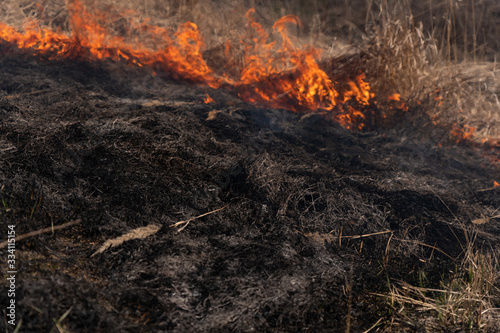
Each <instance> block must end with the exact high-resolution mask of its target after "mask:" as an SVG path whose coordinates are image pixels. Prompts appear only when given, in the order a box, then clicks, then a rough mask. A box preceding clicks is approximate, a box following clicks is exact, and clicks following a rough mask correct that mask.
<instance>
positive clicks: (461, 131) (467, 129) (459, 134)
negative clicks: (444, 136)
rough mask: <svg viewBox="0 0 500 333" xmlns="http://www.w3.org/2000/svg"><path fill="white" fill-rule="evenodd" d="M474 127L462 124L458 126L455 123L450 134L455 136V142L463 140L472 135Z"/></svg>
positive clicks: (468, 138)
mask: <svg viewBox="0 0 500 333" xmlns="http://www.w3.org/2000/svg"><path fill="white" fill-rule="evenodd" d="M475 130H476V128H475V127H471V126H467V125H462V126H460V127H459V126H458V125H457V124H456V123H455V124H453V128H452V130H451V135H452V136H453V137H454V138H455V141H456V143H460V142H465V141H467V140H470V139H472V138H473V137H474V131H475Z"/></svg>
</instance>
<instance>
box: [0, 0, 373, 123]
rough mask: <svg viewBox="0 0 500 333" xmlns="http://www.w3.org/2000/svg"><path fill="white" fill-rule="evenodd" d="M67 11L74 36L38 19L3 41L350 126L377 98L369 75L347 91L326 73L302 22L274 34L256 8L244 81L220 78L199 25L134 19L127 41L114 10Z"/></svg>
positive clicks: (75, 4) (9, 31)
mask: <svg viewBox="0 0 500 333" xmlns="http://www.w3.org/2000/svg"><path fill="white" fill-rule="evenodd" d="M67 7H68V8H67V9H68V13H69V15H70V33H69V35H66V34H64V33H62V32H56V31H53V30H50V29H47V28H44V27H40V26H39V24H38V22H37V21H34V20H33V21H30V22H28V23H27V24H26V25H25V27H24V29H23V30H24V31H23V32H19V31H17V30H16V29H14V28H13V27H11V26H8V25H6V24H4V23H0V39H1V40H3V41H4V42H6V43H9V44H11V45H14V46H17V48H19V49H26V50H30V51H32V52H33V54H34V55H37V56H44V57H48V58H49V59H61V58H66V59H68V58H69V59H79V60H84V61H98V60H104V59H110V60H113V61H124V62H126V63H128V64H131V65H134V66H141V67H143V66H145V67H150V68H152V69H153V70H154V71H155V72H156V73H157V74H159V75H165V76H168V77H171V78H173V79H179V80H187V81H190V82H194V83H200V84H206V85H208V86H209V87H211V88H220V87H225V88H228V89H230V90H234V91H236V92H237V93H238V95H239V97H240V98H242V99H244V100H245V101H248V102H253V103H259V104H262V105H265V106H270V107H275V108H284V109H288V110H293V111H315V110H324V111H329V114H330V115H331V117H332V118H333V119H336V120H337V121H339V122H340V123H341V124H342V125H344V126H345V127H347V128H351V127H353V126H355V127H357V128H362V127H363V123H362V120H363V118H364V115H363V113H362V112H361V111H360V110H359V109H362V108H363V107H366V106H368V105H369V104H370V101H371V100H372V99H373V98H374V95H373V93H371V92H370V85H369V84H368V83H367V82H365V81H364V80H365V76H364V74H360V75H359V76H358V77H357V78H355V79H354V80H353V81H350V82H346V83H344V84H343V86H342V88H341V87H340V86H339V85H338V84H337V83H336V82H333V81H332V80H331V78H330V77H329V76H328V75H327V74H326V73H325V72H324V71H323V70H322V69H321V68H320V66H319V64H318V62H319V60H320V58H321V51H320V50H318V49H315V48H314V47H312V46H306V47H304V48H300V47H297V46H296V45H295V44H296V43H294V41H293V38H292V37H291V35H290V34H289V32H288V28H289V26H290V25H292V26H293V25H300V21H299V19H298V18H297V17H296V16H291V15H288V16H284V17H282V18H281V19H279V20H278V21H276V23H275V24H274V25H273V27H272V33H271V34H269V33H268V32H267V31H266V29H264V28H263V27H262V26H261V25H260V24H259V23H258V22H257V21H256V20H255V18H254V16H255V15H254V14H255V11H254V10H253V9H251V10H249V11H248V12H247V14H246V15H245V17H246V19H247V22H248V26H249V30H248V34H247V36H244V37H243V38H242V41H241V45H239V47H242V48H243V49H244V60H245V61H244V64H243V65H242V67H241V68H240V70H239V73H240V76H239V77H234V76H231V75H229V74H226V73H222V74H215V73H214V71H213V70H212V69H211V68H210V67H209V66H208V65H207V63H206V62H205V60H204V59H203V56H202V54H203V50H204V47H205V45H204V40H203V37H202V36H201V34H200V33H199V31H198V27H197V26H196V24H194V23H191V22H187V23H184V24H181V25H180V26H179V27H178V29H177V30H176V31H175V32H174V31H171V30H170V29H167V28H163V27H160V26H155V25H150V24H147V23H146V22H138V20H137V19H129V20H128V21H129V24H128V26H127V27H126V28H125V30H126V31H125V34H124V36H117V35H116V33H115V31H113V30H112V29H111V28H110V27H108V26H107V25H106V22H107V21H110V19H109V17H108V16H109V15H107V14H106V13H104V12H101V11H98V10H96V11H94V12H93V13H92V14H90V13H89V12H88V11H87V10H86V9H85V7H84V6H83V4H82V3H81V2H80V1H78V0H74V1H69V2H68V5H67ZM41 10H42V12H43V7H42V8H41ZM129 16H130V15H129ZM124 17H126V15H124ZM108 25H109V24H108ZM132 36H136V38H132ZM231 47H232V46H231V44H230V43H226V51H227V52H226V53H227V54H230V53H231V52H230V51H231V50H230V48H231ZM236 47H238V46H236ZM228 61H230V59H228Z"/></svg>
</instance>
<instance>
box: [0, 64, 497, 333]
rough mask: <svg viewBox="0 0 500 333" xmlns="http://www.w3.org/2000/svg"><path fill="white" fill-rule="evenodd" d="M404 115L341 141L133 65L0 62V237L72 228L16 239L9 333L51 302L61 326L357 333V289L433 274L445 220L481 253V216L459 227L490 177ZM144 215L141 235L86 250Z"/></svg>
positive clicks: (319, 122)
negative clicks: (469, 235)
mask: <svg viewBox="0 0 500 333" xmlns="http://www.w3.org/2000/svg"><path fill="white" fill-rule="evenodd" d="M205 92H208V93H209V94H210V96H211V97H213V98H214V99H215V100H216V103H212V104H204V103H203V99H204V98H205V97H206V95H205ZM409 114H411V112H409ZM415 114H418V112H415ZM422 123H427V120H426V119H422V118H421V117H418V116H415V117H412V116H409V115H408V116H407V117H405V118H401V119H399V120H398V121H397V124H394V125H393V126H391V127H387V126H386V127H385V128H380V129H376V128H373V129H372V130H368V131H365V132H362V133H355V132H350V131H348V130H346V129H344V128H342V127H341V126H339V125H338V124H336V123H335V122H332V121H329V120H327V119H326V118H325V117H323V116H322V115H320V114H311V115H308V116H306V117H304V114H298V113H293V112H289V111H284V110H272V109H263V108H259V107H256V106H252V105H249V104H247V103H244V102H242V101H240V100H239V99H237V98H236V97H235V95H234V94H232V93H230V92H225V91H222V90H220V91H214V90H207V88H203V87H199V86H195V85H191V84H189V83H181V82H172V81H171V80H168V78H162V77H159V76H154V75H151V73H150V72H149V71H148V70H145V69H134V68H128V67H126V66H122V65H119V64H111V63H99V64H88V63H80V62H75V61H66V62H55V61H46V60H39V59H34V58H31V57H29V56H14V55H10V56H3V57H2V62H1V64H0V188H1V192H0V196H1V198H2V201H3V206H2V208H1V214H0V217H1V223H2V225H3V227H2V228H3V229H4V230H2V232H1V233H2V235H5V234H6V231H7V227H6V225H8V224H12V223H14V224H15V225H16V233H17V235H21V234H24V233H27V232H30V231H34V230H39V229H43V228H47V227H50V226H51V225H54V226H57V225H61V224H63V223H65V222H68V221H74V220H77V219H80V220H81V223H80V224H78V225H75V226H73V227H70V228H66V229H63V230H58V231H55V232H54V233H53V234H52V233H45V234H43V235H39V236H35V237H31V238H29V239H26V240H24V241H20V242H17V245H16V246H17V247H16V256H17V258H16V259H17V270H18V275H17V279H18V281H17V291H16V300H17V316H18V317H17V319H18V320H20V319H21V318H22V327H21V332H48V331H50V330H51V328H53V327H54V320H57V319H59V318H61V316H63V314H64V313H65V312H67V311H69V314H68V315H67V317H66V318H64V320H62V321H61V324H60V325H61V326H62V327H63V328H64V329H65V330H66V331H68V332H161V331H164V332H166V331H169V332H170V331H172V332H229V331H230V332H264V331H269V332H270V331H272V332H298V331H310V332H327V331H328V332H332V331H333V332H337V331H338V332H340V331H344V330H345V329H346V325H350V329H351V331H352V332H361V331H364V330H366V329H368V328H369V327H370V326H372V325H373V324H374V323H376V322H377V321H378V320H379V319H380V318H386V316H388V314H389V312H390V311H391V309H390V307H389V306H388V305H387V301H386V300H385V299H384V298H383V297H380V296H376V295H374V294H376V293H379V294H384V293H387V292H388V281H398V280H402V281H407V282H409V283H412V282H414V281H417V279H418V274H419V272H422V271H425V272H426V274H427V279H428V283H429V285H438V284H439V281H440V280H441V279H442V277H443V276H445V275H446V274H449V272H450V271H453V267H454V266H455V265H456V264H457V262H456V261H454V260H452V259H450V257H452V258H460V256H461V255H463V249H462V246H463V245H464V244H466V239H465V236H464V235H465V232H470V231H471V230H475V231H476V232H477V239H476V242H475V244H476V246H478V247H480V248H482V249H484V251H493V252H494V253H497V251H498V249H499V248H500V246H499V245H500V244H499V242H498V235H499V227H498V222H499V219H498V218H497V219H491V220H490V221H489V222H488V223H485V224H482V225H474V224H472V222H471V221H472V220H474V219H477V218H481V217H482V216H484V215H488V214H490V213H492V212H494V211H495V210H496V209H498V208H499V207H500V195H499V190H498V189H497V190H489V191H478V190H481V189H485V188H489V187H491V184H492V183H493V180H498V179H500V171H499V169H498V166H495V165H493V164H492V163H490V162H489V160H488V159H486V158H484V157H482V156H481V153H480V152H478V151H477V150H475V149H474V148H472V147H468V146H466V145H462V146H456V145H446V144H445V145H443V146H442V147H439V145H438V144H437V142H436V141H439V139H436V138H437V134H436V133H433V132H432V131H429V130H428V128H427V127H426V126H424V125H421V124H422ZM226 205H227V207H226V208H224V209H223V210H220V211H217V212H214V213H212V214H209V215H206V216H204V217H201V218H199V219H196V220H193V221H191V222H190V223H189V225H188V226H187V227H186V228H185V229H183V230H182V231H179V230H178V228H172V227H170V226H171V225H172V224H174V223H176V222H178V221H181V220H188V219H190V218H194V217H196V216H199V215H201V214H204V213H208V212H211V211H214V210H216V209H219V208H221V207H224V206H226ZM151 224H154V225H157V226H161V229H160V230H159V231H158V232H157V233H156V234H154V235H152V236H150V237H147V238H145V239H135V240H131V241H128V242H124V243H123V244H121V245H119V246H116V247H113V248H109V249H107V250H106V251H104V252H103V253H101V254H97V255H95V256H92V254H93V253H95V252H96V251H97V250H98V248H99V247H100V246H101V245H102V244H103V243H104V242H105V241H106V240H109V239H114V238H116V237H119V236H120V235H123V234H125V233H127V232H130V231H132V230H134V229H136V228H138V227H142V226H146V225H151ZM374 233H380V234H375V235H370V234H374ZM356 235H367V236H365V237H360V238H356V237H354V238H350V236H356ZM3 238H4V237H3V236H2V240H4V239H3ZM5 238H6V237H5ZM436 249H439V250H440V251H442V252H440V251H438V250H436ZM1 251H2V253H6V251H5V249H2V250H1ZM444 253H445V254H444ZM5 257H6V255H3V258H5ZM2 273H4V272H2ZM4 274H5V273H4ZM0 285H1V286H2V289H4V290H5V288H6V287H7V285H6V280H5V279H2V283H1V284H0ZM7 302H8V298H7V293H6V292H1V293H0V303H1V304H7ZM499 306H500V304H498V302H497V307H499ZM2 311H3V319H2V320H1V321H0V326H7V324H6V320H5V319H6V317H5V308H4V309H3V310H2ZM349 318H350V319H349ZM384 325H387V324H386V321H385V320H384V321H382V322H381V324H380V326H378V327H377V329H383V328H384ZM402 325H403V326H402V327H403V328H407V329H409V330H418V329H420V328H421V326H419V325H421V324H420V323H419V322H418V320H414V321H408V322H406V323H404V324H402ZM8 326H9V327H8V328H3V327H2V328H1V330H2V331H5V330H7V332H9V331H11V330H13V327H10V325H8ZM447 329H448V330H450V331H455V329H456V328H453V327H451V328H450V327H448V328H447ZM488 329H489V330H491V331H492V332H493V331H496V329H498V326H497V327H493V326H490V327H489V328H488ZM443 330H444V328H443Z"/></svg>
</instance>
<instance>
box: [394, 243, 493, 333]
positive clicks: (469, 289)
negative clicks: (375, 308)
mask: <svg viewBox="0 0 500 333" xmlns="http://www.w3.org/2000/svg"><path fill="white" fill-rule="evenodd" d="M499 277H500V271H499V266H498V260H497V258H496V257H495V256H493V255H492V254H490V253H484V252H483V251H479V250H477V249H476V248H475V246H474V242H473V241H471V242H470V243H469V245H468V246H467V250H466V253H465V255H464V258H463V259H462V261H461V263H460V265H459V266H457V268H456V271H455V272H454V273H453V274H452V275H451V277H449V278H445V279H443V280H442V281H441V282H440V286H437V287H436V288H430V287H423V286H420V287H417V286H414V285H410V284H408V283H406V282H399V283H398V284H397V285H393V286H391V290H390V292H389V296H388V297H387V298H388V302H389V304H390V307H391V308H392V309H393V312H392V317H391V325H390V329H391V330H392V329H394V328H397V327H400V325H401V324H404V325H406V326H414V328H415V327H418V324H417V321H418V320H419V319H421V320H423V321H425V326H426V327H428V328H434V329H436V330H442V329H443V328H445V327H450V326H451V327H463V328H466V329H469V330H470V329H478V330H485V331H494V330H496V329H498V328H499V327H498V323H499V320H500V309H498V308H495V304H498V295H499V294H498V292H499V289H498V284H497V281H498V278H499Z"/></svg>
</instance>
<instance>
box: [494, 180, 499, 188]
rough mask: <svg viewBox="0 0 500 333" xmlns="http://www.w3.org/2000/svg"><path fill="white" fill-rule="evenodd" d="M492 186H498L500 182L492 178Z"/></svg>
mask: <svg viewBox="0 0 500 333" xmlns="http://www.w3.org/2000/svg"><path fill="white" fill-rule="evenodd" d="M493 187H494V188H495V187H500V184H499V183H498V182H497V181H496V180H494V181H493Z"/></svg>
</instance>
